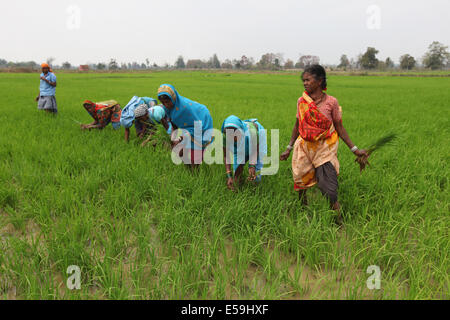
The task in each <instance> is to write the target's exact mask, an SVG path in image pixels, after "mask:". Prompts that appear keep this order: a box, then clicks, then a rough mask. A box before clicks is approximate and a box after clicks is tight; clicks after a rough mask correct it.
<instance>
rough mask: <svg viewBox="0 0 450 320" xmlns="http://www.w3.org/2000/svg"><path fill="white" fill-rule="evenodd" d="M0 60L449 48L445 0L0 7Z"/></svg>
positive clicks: (329, 56)
mask: <svg viewBox="0 0 450 320" xmlns="http://www.w3.org/2000/svg"><path fill="white" fill-rule="evenodd" d="M1 7H2V18H1V19H0V30H1V31H0V43H1V44H2V45H1V50H0V58H3V59H7V60H10V61H28V60H34V61H37V62H41V61H45V60H46V59H47V58H48V57H50V56H51V57H54V58H56V61H55V63H58V64H60V63H62V62H64V61H70V62H71V63H72V64H84V63H88V62H89V63H97V62H101V61H103V62H107V61H109V59H111V58H115V59H117V61H118V62H132V61H138V62H144V61H145V59H146V58H148V59H149V60H150V61H151V62H152V63H153V62H156V63H158V64H163V63H165V62H168V63H170V64H173V63H174V62H175V60H176V58H177V56H178V55H183V56H184V57H185V59H189V58H200V59H207V58H209V57H210V56H212V55H213V54H214V53H217V54H218V56H219V59H220V60H224V59H226V58H230V59H233V58H238V57H240V56H242V55H243V54H245V55H247V56H250V57H254V58H255V59H256V60H259V58H260V57H261V55H262V54H264V53H266V52H274V53H283V54H284V57H285V58H290V59H293V60H297V59H298V57H299V54H313V55H318V56H319V57H320V59H321V62H322V63H327V64H335V63H338V62H339V57H340V56H341V54H343V53H345V54H347V55H348V56H349V57H356V56H357V55H358V54H359V53H361V52H363V51H365V49H366V48H367V47H368V46H372V47H375V48H377V49H378V50H379V51H380V53H379V54H378V58H379V59H385V58H386V57H391V58H392V59H393V60H394V61H395V62H396V63H398V59H399V57H400V56H401V55H402V54H405V53H409V54H411V55H413V56H414V57H416V58H420V57H421V56H422V55H423V54H424V53H425V51H426V50H427V47H428V45H429V44H430V43H431V42H432V41H435V40H436V41H439V42H441V43H444V44H445V45H450V0H427V1H422V0H420V1H419V0H314V1H310V0H308V1H306V0H221V1H217V0H145V1H144V0H121V1H116V0H39V1H36V0H15V1H7V2H6V1H2V6H1Z"/></svg>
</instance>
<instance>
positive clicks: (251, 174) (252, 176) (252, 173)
mask: <svg viewBox="0 0 450 320" xmlns="http://www.w3.org/2000/svg"><path fill="white" fill-rule="evenodd" d="M255 179H256V169H255V167H250V168H248V181H255Z"/></svg>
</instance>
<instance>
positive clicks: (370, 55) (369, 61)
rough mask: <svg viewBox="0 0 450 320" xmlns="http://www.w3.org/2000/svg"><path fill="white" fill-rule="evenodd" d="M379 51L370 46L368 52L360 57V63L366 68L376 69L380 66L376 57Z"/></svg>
mask: <svg viewBox="0 0 450 320" xmlns="http://www.w3.org/2000/svg"><path fill="white" fill-rule="evenodd" d="M378 52H379V51H378V50H377V49H375V48H372V47H368V48H367V50H366V52H365V53H364V54H363V55H362V56H361V57H360V60H359V65H360V66H361V67H362V68H364V69H375V68H376V67H377V66H378V59H377V57H376V55H377V53H378Z"/></svg>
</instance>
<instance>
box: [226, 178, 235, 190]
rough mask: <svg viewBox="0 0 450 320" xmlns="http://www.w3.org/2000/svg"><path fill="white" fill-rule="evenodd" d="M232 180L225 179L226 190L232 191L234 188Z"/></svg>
mask: <svg viewBox="0 0 450 320" xmlns="http://www.w3.org/2000/svg"><path fill="white" fill-rule="evenodd" d="M233 184H234V183H233V178H231V177H230V178H227V188H228V189H230V190H232V191H234V187H233Z"/></svg>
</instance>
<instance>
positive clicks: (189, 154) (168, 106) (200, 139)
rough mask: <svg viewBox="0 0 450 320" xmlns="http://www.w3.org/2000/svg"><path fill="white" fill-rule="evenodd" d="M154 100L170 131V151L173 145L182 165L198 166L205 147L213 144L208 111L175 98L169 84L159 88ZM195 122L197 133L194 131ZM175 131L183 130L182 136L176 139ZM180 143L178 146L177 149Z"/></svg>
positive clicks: (174, 91)
mask: <svg viewBox="0 0 450 320" xmlns="http://www.w3.org/2000/svg"><path fill="white" fill-rule="evenodd" d="M158 99H159V100H160V101H161V103H162V104H163V105H164V108H165V111H166V114H167V116H168V117H169V119H170V123H171V125H172V127H173V129H174V132H173V134H172V148H175V147H176V146H177V148H176V150H180V152H179V153H178V155H179V156H180V157H182V158H183V162H184V163H185V164H190V165H191V166H194V165H198V164H200V163H202V162H203V153H204V151H205V148H206V147H207V146H208V145H209V144H210V143H211V142H212V141H213V138H212V130H211V129H212V128H213V121H212V117H211V114H210V113H209V110H208V108H207V107H206V106H204V105H202V104H200V103H198V102H195V101H192V100H189V99H188V98H185V97H183V96H181V95H179V94H178V92H177V90H175V88H174V87H173V86H172V85H170V84H163V85H161V86H160V87H159V89H158ZM195 123H197V130H194V129H195ZM175 129H183V136H182V137H180V138H178V139H177V138H176V137H175V133H176V132H175ZM180 143H182V145H179V146H178V144H180ZM184 151H186V152H184Z"/></svg>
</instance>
